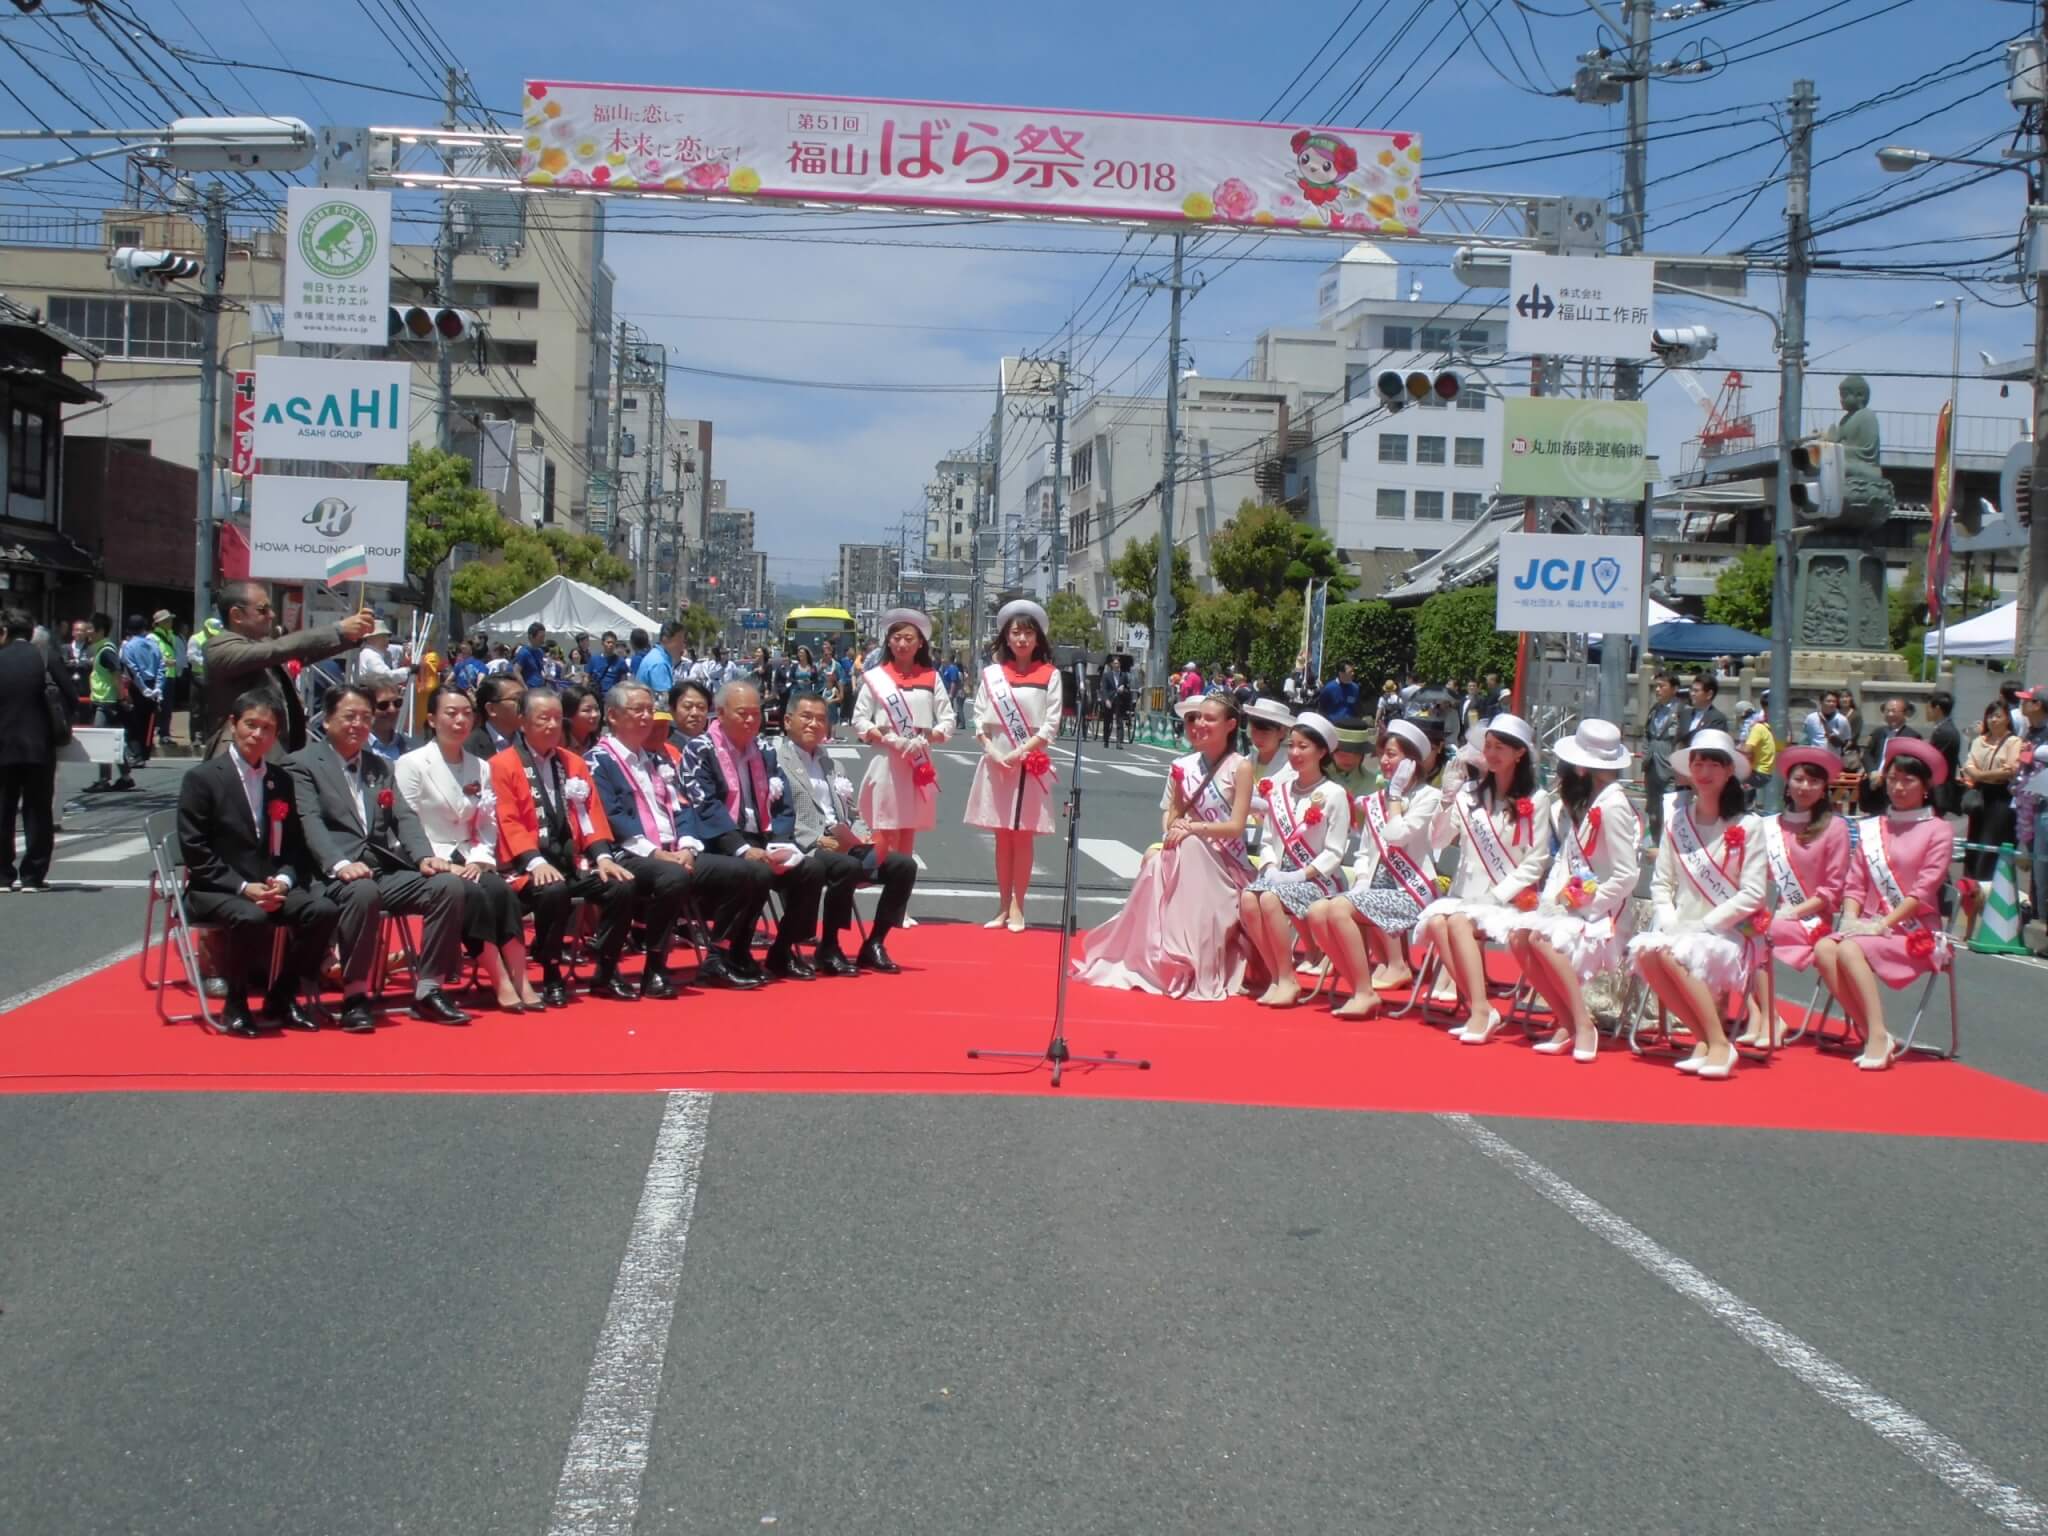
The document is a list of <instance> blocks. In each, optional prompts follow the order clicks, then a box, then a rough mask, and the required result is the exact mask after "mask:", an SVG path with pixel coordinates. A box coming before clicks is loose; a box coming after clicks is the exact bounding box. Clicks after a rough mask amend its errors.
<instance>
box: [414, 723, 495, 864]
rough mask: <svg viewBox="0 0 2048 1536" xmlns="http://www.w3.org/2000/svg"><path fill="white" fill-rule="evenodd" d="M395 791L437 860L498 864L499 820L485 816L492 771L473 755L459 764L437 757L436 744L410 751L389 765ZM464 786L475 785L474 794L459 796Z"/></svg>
mask: <svg viewBox="0 0 2048 1536" xmlns="http://www.w3.org/2000/svg"><path fill="white" fill-rule="evenodd" d="M391 771H392V776H393V777H394V778H395V779H397V781H398V788H399V790H400V792H401V793H403V794H404V796H405V798H406V801H407V803H408V804H410V805H411V806H412V808H413V811H414V813H415V814H416V815H418V817H419V819H420V828H421V830H423V831H424V832H425V833H426V834H427V841H428V842H429V843H431V844H432V845H433V849H434V857H435V858H437V859H461V860H462V861H463V862H464V863H465V864H490V865H495V864H496V863H497V862H498V818H497V817H496V816H494V815H489V814H486V813H485V809H484V807H485V797H486V796H488V795H489V794H490V791H491V771H490V768H489V767H488V765H486V764H485V762H484V760H483V759H482V758H480V757H478V756H476V755H475V754H474V753H471V752H465V753H463V754H462V761H461V763H460V765H457V764H452V763H450V762H449V761H448V760H447V759H446V758H444V757H443V756H442V755H441V748H440V745H439V743H437V742H432V741H430V742H428V743H427V744H426V745H425V746H423V747H414V748H413V749H412V751H410V752H407V753H404V754H403V755H401V756H400V758H399V759H398V761H397V762H396V763H395V764H394V765H393V766H392V770H391ZM465 784H474V785H476V786H477V791H478V792H477V793H476V794H474V795H467V794H464V793H463V786H464V785H465Z"/></svg>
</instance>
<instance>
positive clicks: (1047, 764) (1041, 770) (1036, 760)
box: [1024, 747, 1052, 779]
mask: <svg viewBox="0 0 2048 1536" xmlns="http://www.w3.org/2000/svg"><path fill="white" fill-rule="evenodd" d="M1024 771H1025V772H1026V773H1028V774H1030V775H1031V776H1032V777H1033V778H1034V779H1042V778H1044V777H1045V776H1046V775H1047V774H1048V773H1051V772H1052V757H1051V755H1050V754H1049V753H1047V752H1046V751H1044V750H1043V749H1042V748H1039V747H1033V748H1032V749H1031V750H1030V751H1029V752H1026V753H1025V754H1024Z"/></svg>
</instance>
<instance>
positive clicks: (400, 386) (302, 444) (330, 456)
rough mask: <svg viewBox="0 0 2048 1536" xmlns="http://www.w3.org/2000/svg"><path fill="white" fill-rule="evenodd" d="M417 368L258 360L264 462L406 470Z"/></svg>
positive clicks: (313, 360)
mask: <svg viewBox="0 0 2048 1536" xmlns="http://www.w3.org/2000/svg"><path fill="white" fill-rule="evenodd" d="M411 391H412V365H411V364H409V363H361V362H350V361H344V360H341V359H330V358H321V357H259V358H257V359H256V443H255V450H256V457H257V458H259V459H270V460H276V459H324V460H328V461H331V462H334V463H339V464H403V463H404V462H405V455H406V439H407V436H408V432H407V428H408V426H409V425H410V422H409V418H408V416H407V414H406V411H407V404H408V400H409V398H410V395H411Z"/></svg>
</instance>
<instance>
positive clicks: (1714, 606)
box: [1707, 544, 1778, 635]
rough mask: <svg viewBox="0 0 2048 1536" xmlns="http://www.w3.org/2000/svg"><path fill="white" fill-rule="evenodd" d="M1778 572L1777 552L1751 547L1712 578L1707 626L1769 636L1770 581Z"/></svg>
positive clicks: (1756, 546) (1765, 548) (1760, 545)
mask: <svg viewBox="0 0 2048 1536" xmlns="http://www.w3.org/2000/svg"><path fill="white" fill-rule="evenodd" d="M1777 569H1778V557H1777V552H1776V551H1775V550H1774V549H1772V547H1771V546H1770V545H1768V544H1754V545H1751V546H1750V547H1749V548H1748V549H1745V550H1744V551H1743V552H1742V553H1741V554H1739V555H1737V556H1736V557H1735V561H1734V563H1733V564H1732V565H1729V566H1727V567H1725V568H1724V569H1723V570H1722V572H1721V574H1720V575H1719V576H1717V577H1715V578H1714V590H1713V593H1712V595H1711V596H1709V597H1708V598H1707V622H1708V623H1710V624H1726V625H1729V626H1731V627H1732V628H1735V629H1739V630H1743V631H1745V632H1746V633H1749V634H1752V635H1768V634H1769V633H1770V632H1771V581H1772V578H1773V577H1774V575H1775V574H1776V572H1777Z"/></svg>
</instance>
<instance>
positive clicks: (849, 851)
mask: <svg viewBox="0 0 2048 1536" xmlns="http://www.w3.org/2000/svg"><path fill="white" fill-rule="evenodd" d="M1112 670H1114V669H1112ZM783 725H784V729H783V733H782V739H781V740H779V741H778V742H777V743H776V744H775V760H776V765H777V767H779V768H780V769H781V770H782V782H783V785H784V792H783V800H784V802H785V803H786V804H787V805H788V807H789V809H790V811H791V813H792V817H793V821H794V829H793V831H792V833H791V837H792V840H793V841H794V842H795V843H796V845H797V847H799V848H801V849H802V850H803V851H804V860H805V862H806V863H813V864H816V865H817V866H818V868H819V871H820V873H821V874H822V876H823V879H824V886H825V911H824V921H825V930H824V936H823V937H822V938H821V939H820V940H819V941H818V949H817V954H816V955H815V957H814V958H813V961H812V964H813V966H814V967H815V969H817V970H820V971H823V972H824V973H825V974H826V975H828V976H851V975H853V974H854V972H855V971H856V970H857V969H859V966H856V965H855V963H854V962H853V961H851V960H849V959H847V958H846V952H845V951H844V950H843V949H842V948H841V947H840V937H839V936H840V935H841V934H843V933H844V932H846V929H847V926H848V924H850V923H851V922H852V921H853V889H854V887H855V886H856V885H862V884H878V885H880V886H881V888H882V899H881V901H880V903H879V904H878V905H877V906H876V908H875V923H874V926H873V927H872V928H870V929H869V930H868V937H867V942H866V943H865V944H863V945H862V946H861V950H860V965H862V966H866V967H867V968H868V969H870V970H877V971H882V970H888V969H890V968H891V963H890V961H889V952H888V950H887V949H886V948H885V947H884V945H885V944H886V942H887V940H888V937H889V935H890V934H892V933H894V932H895V931H896V929H897V928H898V926H899V925H901V923H902V922H903V915H904V913H905V912H907V911H909V910H910V892H911V888H912V887H913V886H915V885H916V884H917V860H915V859H913V858H911V857H910V856H909V855H908V854H904V853H892V854H890V855H889V856H888V857H887V858H878V857H877V856H876V853H875V849H874V846H873V844H872V842H871V841H870V839H869V835H868V832H867V829H866V828H865V827H863V826H861V825H860V822H859V817H858V814H857V813H856V812H855V810H854V808H853V794H852V786H851V785H850V784H847V783H846V782H845V781H844V780H843V779H841V778H839V776H838V771H837V770H836V769H835V768H834V766H833V763H832V759H831V757H830V756H829V755H828V754H827V753H826V751H825V737H826V735H827V734H828V733H829V732H830V731H831V729H832V727H831V722H830V720H829V719H828V717H827V716H826V713H825V701H824V699H822V698H821V697H819V696H818V695H817V694H816V693H813V692H812V691H811V690H809V689H808V688H805V689H799V690H798V691H797V692H795V693H793V694H791V695H790V696H789V714H788V716H787V717H786V719H785V720H784V722H783ZM799 937H800V939H804V940H808V938H809V937H810V935H809V933H808V932H806V933H804V934H802V935H800V936H799Z"/></svg>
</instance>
